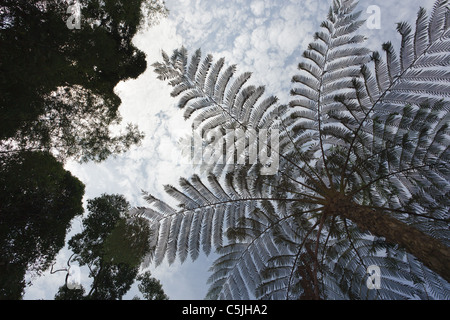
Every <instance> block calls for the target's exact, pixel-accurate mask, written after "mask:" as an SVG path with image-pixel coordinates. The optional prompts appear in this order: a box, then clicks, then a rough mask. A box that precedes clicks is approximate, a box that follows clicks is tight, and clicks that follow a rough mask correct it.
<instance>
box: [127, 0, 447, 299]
mask: <svg viewBox="0 0 450 320" xmlns="http://www.w3.org/2000/svg"><path fill="white" fill-rule="evenodd" d="M356 7H357V2H356V1H353V0H341V1H333V5H332V6H331V8H330V11H329V14H328V18H327V20H326V21H324V22H323V23H322V30H321V31H319V32H317V33H316V34H315V37H314V38H315V39H314V40H315V41H314V42H312V43H311V44H310V45H309V47H308V49H307V50H306V51H305V52H304V54H303V58H304V59H303V61H302V62H300V63H299V65H298V69H299V74H298V75H295V76H294V77H293V78H292V83H293V88H292V90H291V94H292V100H291V101H290V102H288V103H286V104H279V103H278V100H277V98H276V97H274V96H269V97H264V95H265V89H264V87H262V86H256V85H253V84H250V83H249V81H250V76H251V75H250V73H243V74H241V75H238V76H236V75H235V72H236V67H235V66H234V65H232V66H228V67H227V66H226V64H225V60H224V59H219V60H218V61H216V62H215V61H214V59H213V57H212V56H211V55H207V56H206V57H204V58H202V56H201V52H200V50H198V51H196V52H195V53H194V54H193V55H192V56H191V57H190V58H189V57H188V54H187V50H186V49H185V48H181V49H179V50H176V51H175V52H174V53H173V54H172V56H170V57H169V56H168V55H167V54H166V53H163V61H162V62H158V63H155V64H154V67H155V71H156V72H157V74H158V77H159V78H160V79H161V80H165V81H168V82H169V84H170V85H171V86H173V88H174V89H173V91H172V95H173V96H174V97H179V103H178V106H179V107H180V108H183V109H184V110H185V118H186V119H191V120H193V123H194V126H193V127H194V130H197V132H200V133H201V136H202V137H205V136H204V135H203V134H204V133H205V132H210V131H211V130H219V131H220V132H222V133H223V135H220V139H223V142H224V143H223V144H222V146H225V147H224V148H221V150H220V151H226V150H225V149H227V148H230V147H234V146H233V143H236V144H241V146H243V147H242V148H240V149H239V150H245V149H246V148H245V147H252V145H253V144H255V143H264V144H267V147H268V150H270V152H272V153H273V152H275V153H277V155H278V156H279V158H278V159H279V166H278V170H277V172H276V174H273V175H263V174H261V168H263V167H264V166H266V165H267V163H248V162H238V161H234V162H233V161H231V162H227V163H226V164H224V163H213V164H209V165H208V166H207V168H206V169H207V170H206V172H205V177H203V176H198V175H195V176H193V177H191V178H190V179H184V178H182V179H180V184H179V187H174V186H166V187H165V190H166V192H167V193H168V194H169V195H170V196H171V197H173V198H174V199H175V200H176V201H177V202H178V203H179V205H178V206H179V207H178V208H173V207H171V206H169V205H168V204H166V203H164V202H162V201H160V200H158V199H156V198H154V197H153V196H151V195H148V194H146V195H145V198H146V199H147V201H148V202H149V203H150V207H149V208H136V209H134V210H135V211H136V212H137V213H140V214H142V215H145V216H146V217H147V218H148V219H149V221H150V223H151V225H152V228H153V229H154V231H155V233H156V234H157V235H158V236H157V237H156V239H155V241H156V242H155V243H154V245H155V246H156V251H155V253H154V256H153V257H151V258H152V259H153V262H154V263H156V264H157V265H158V264H160V263H161V262H162V261H163V260H164V258H167V259H168V261H169V263H173V262H174V261H175V260H176V259H179V260H180V261H181V262H183V261H185V259H186V258H187V257H188V256H190V257H191V258H192V259H193V260H195V259H196V258H197V257H198V256H199V254H200V252H201V251H203V252H205V253H206V254H209V253H210V252H211V251H213V250H214V251H215V252H216V253H217V254H218V255H219V258H218V259H217V260H216V261H215V262H214V264H213V265H212V266H211V276H210V279H209V283H210V285H211V287H210V290H209V293H208V298H212V299H216V298H222V299H223V298H224V299H249V298H254V297H256V298H260V299H408V298H422V299H426V298H448V292H450V291H449V289H450V286H449V283H448V281H450V274H449V270H450V249H449V229H448V224H449V218H450V217H449V209H450V202H449V199H450V197H449V192H450V183H449V179H450V165H449V140H450V139H449V133H450V132H449V112H448V111H449V102H450V97H449V92H450V81H449V80H450V50H449V48H450V28H449V27H450V19H449V17H450V15H449V4H448V1H442V0H438V1H436V3H435V5H434V7H433V10H432V12H431V14H430V15H429V16H428V15H427V13H426V11H425V9H423V8H422V9H420V10H419V13H418V16H417V20H416V25H415V28H414V29H413V28H412V27H411V26H409V25H408V24H406V23H399V24H398V27H397V30H398V32H399V33H400V34H401V38H402V39H401V43H400V52H398V53H396V52H395V50H394V48H393V45H392V44H391V43H385V44H384V45H383V46H382V49H383V50H384V56H385V57H384V58H383V57H382V54H380V53H378V52H370V51H369V50H368V49H367V48H365V47H364V46H363V42H364V40H365V37H364V36H362V35H359V34H357V32H358V30H359V28H360V27H361V26H362V25H363V23H364V21H363V20H358V19H359V17H360V15H361V13H360V12H355V9H356ZM230 129H242V130H248V129H254V131H250V132H251V133H252V134H256V138H255V139H248V140H247V139H245V138H244V139H243V140H241V141H234V140H233V141H231V142H232V143H230V139H233V136H232V135H227V134H226V133H227V130H230ZM263 129H265V130H268V131H269V132H275V131H277V132H279V133H280V135H279V141H278V142H279V143H278V144H277V146H276V148H275V146H274V144H273V143H268V142H267V141H261V138H260V137H259V136H257V134H258V133H259V132H260V131H262V130H263ZM247 138H248V137H247ZM241 153H242V151H241ZM241 156H245V154H239V152H238V154H236V158H234V159H233V160H237V159H238V158H239V157H241ZM372 265H376V266H379V267H380V269H381V276H382V279H381V285H382V287H381V289H379V290H371V289H370V288H369V287H368V286H367V285H366V280H367V277H368V275H367V273H366V272H367V268H368V267H369V266H372Z"/></svg>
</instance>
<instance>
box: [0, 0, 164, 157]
mask: <svg viewBox="0 0 450 320" xmlns="http://www.w3.org/2000/svg"><path fill="white" fill-rule="evenodd" d="M76 3H78V5H79V6H80V10H81V16H80V25H79V26H80V28H69V27H68V23H67V21H68V20H69V19H72V15H73V13H71V12H70V11H69V13H68V8H69V5H71V3H68V2H66V1H62V0H45V1H40V0H32V1H28V0H18V1H17V0H6V1H3V2H2V4H1V5H0V31H1V32H0V56H1V64H0V71H1V72H0V86H1V88H2V96H1V97H0V114H1V117H0V140H1V144H0V146H1V148H2V149H3V150H13V151H14V150H23V149H27V150H30V149H32V150H36V149H38V150H47V151H51V152H52V153H53V154H55V155H56V156H58V157H59V159H61V160H64V159H66V158H68V157H70V158H74V159H76V160H79V161H88V160H96V161H101V160H104V159H106V158H107V157H108V156H109V155H111V154H117V153H120V152H123V151H126V150H127V149H128V148H129V147H130V146H131V145H135V144H137V143H139V142H140V140H141V139H142V138H143V133H142V132H140V131H139V130H138V128H137V127H136V126H135V125H132V124H129V125H128V126H127V127H126V129H125V130H122V131H121V132H120V133H118V134H113V131H112V129H111V127H112V126H113V125H118V124H120V122H121V117H120V114H119V112H118V107H119V105H120V103H121V100H120V98H119V97H118V96H117V95H116V93H115V92H114V87H115V86H116V85H117V84H118V83H119V82H120V81H123V80H127V79H130V78H136V77H138V76H139V75H140V74H141V73H142V72H143V71H144V70H145V69H146V65H147V64H146V59H145V54H144V53H143V52H142V51H140V50H138V49H137V48H136V47H135V46H134V45H133V43H132V39H133V36H134V35H135V34H136V32H137V31H138V30H139V27H140V26H141V24H142V21H143V20H145V19H146V20H148V19H149V17H148V14H149V13H152V14H153V16H155V15H156V13H161V14H165V13H166V12H167V10H166V9H165V7H164V6H163V5H161V4H159V2H158V1H150V2H149V3H147V4H146V5H145V6H143V3H144V1H143V0H130V1H99V0H88V1H80V2H76ZM144 7H145V8H146V10H143V8H144ZM144 12H146V13H147V16H146V17H145V19H144V16H143V13H144Z"/></svg>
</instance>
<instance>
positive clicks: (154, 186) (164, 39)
mask: <svg viewBox="0 0 450 320" xmlns="http://www.w3.org/2000/svg"><path fill="white" fill-rule="evenodd" d="M80 1H82V0H80ZM330 4H331V0H276V1H275V0H245V1H242V0H241V1H237V0H166V6H167V8H168V9H169V10H170V13H169V16H168V17H167V18H165V19H163V20H162V21H161V22H160V23H159V24H158V25H156V26H153V27H151V28H148V29H146V30H142V31H141V32H140V33H139V34H138V35H136V37H135V39H134V41H135V44H136V46H137V47H138V48H139V49H141V50H142V51H144V52H145V53H146V55H147V63H148V68H147V70H146V71H145V72H144V73H143V74H142V75H141V76H140V77H139V78H137V79H133V80H129V81H125V82H121V83H119V84H118V85H117V87H116V92H117V94H118V95H119V96H120V98H121V99H122V105H121V107H120V109H119V111H120V113H121V115H122V117H123V124H124V125H125V124H126V123H129V122H131V123H135V124H137V125H138V126H139V128H140V130H142V131H144V132H145V135H146V137H145V139H144V141H143V142H142V144H141V145H140V146H138V147H133V148H132V149H131V150H130V151H129V152H127V153H125V154H123V155H120V156H117V157H113V158H110V159H108V160H106V161H104V162H102V163H100V164H96V163H87V164H83V165H80V164H77V163H73V162H69V163H67V165H66V169H67V170H70V171H71V172H72V174H74V175H75V176H77V177H78V178H79V179H80V180H81V181H83V183H85V185H86V193H85V201H86V200H87V199H92V198H94V197H98V196H101V195H102V194H103V193H107V194H123V195H124V196H125V197H126V198H127V200H128V201H129V202H130V204H131V205H132V206H145V205H146V203H145V201H144V200H143V199H142V195H141V190H145V191H147V192H149V193H151V194H153V195H154V196H157V197H159V198H160V199H163V200H167V201H169V200H170V199H169V198H168V197H167V196H166V195H165V194H164V193H163V185H165V184H172V185H175V186H176V185H177V182H178V179H179V177H189V176H190V175H191V174H192V173H193V172H194V171H193V169H192V167H191V166H190V165H189V163H188V161H187V159H185V158H183V156H182V155H181V152H180V148H179V147H178V141H179V139H180V138H181V137H183V136H185V135H187V134H188V133H189V131H190V127H189V125H188V124H187V123H186V122H185V121H184V120H183V115H182V111H180V110H177V109H176V107H175V105H174V104H175V103H176V100H175V99H173V98H171V97H170V92H171V87H169V86H168V85H167V83H165V82H162V81H160V80H157V79H156V74H155V73H154V71H153V68H152V67H151V64H152V63H154V62H156V61H161V60H162V59H161V50H164V51H165V52H167V53H168V54H169V55H170V54H171V53H172V52H173V50H174V49H176V48H179V47H181V46H182V45H183V46H185V47H186V48H187V49H188V51H189V52H190V53H194V51H195V50H196V49H198V48H201V50H202V53H203V55H206V54H208V53H211V54H212V55H213V56H214V57H215V59H219V58H221V57H225V59H226V62H227V63H229V64H236V65H237V74H240V73H243V72H246V71H251V72H253V76H252V80H251V81H252V82H253V83H255V84H258V85H265V86H266V94H267V95H275V96H277V97H278V98H280V103H287V102H288V101H289V90H290V88H291V78H292V76H293V75H295V74H297V69H296V66H297V64H298V63H299V62H300V61H301V55H302V53H303V51H304V50H305V49H306V48H307V46H308V44H309V43H310V42H312V41H313V34H314V32H316V31H318V30H319V29H320V23H321V22H322V21H323V20H325V19H326V15H327V12H328V9H329V6H330ZM433 4H434V1H433V0H396V1H393V0H383V1H380V0H361V1H360V2H359V6H358V9H357V10H361V11H362V18H366V19H367V18H369V17H370V15H371V14H370V13H367V8H368V7H369V6H372V5H376V6H378V7H379V8H380V17H381V26H380V28H379V29H369V28H368V27H367V25H364V26H363V27H361V29H360V31H359V32H360V33H362V34H364V35H366V36H367V37H369V39H368V41H367V46H368V47H369V48H370V49H372V50H378V51H381V44H382V43H383V42H385V41H392V42H393V44H394V46H395V47H398V44H399V42H400V37H399V35H398V34H397V32H396V31H395V30H396V23H397V22H401V21H409V22H410V23H412V24H413V23H414V22H415V18H416V14H417V11H418V9H419V7H420V6H423V7H425V8H426V9H427V11H428V12H431V8H432V6H433ZM80 230H81V217H80V218H77V219H75V220H74V222H73V226H72V230H71V232H70V233H69V234H68V237H67V239H70V237H71V236H73V235H74V234H75V233H78V232H80ZM70 254H71V253H70V252H69V251H68V250H67V249H63V250H61V252H60V254H59V255H58V257H57V261H56V264H55V268H58V267H63V266H65V265H66V262H67V259H68V258H69V256H70ZM213 260H214V258H213V257H204V256H201V257H200V258H199V259H198V260H197V261H196V262H194V263H191V262H190V260H187V261H186V262H185V263H184V264H183V265H179V264H177V263H175V264H174V265H172V266H168V265H167V264H163V265H161V266H159V267H158V268H156V269H154V268H153V267H150V270H151V271H152V274H153V276H154V277H156V278H157V279H159V280H160V281H161V282H162V284H163V289H164V291H165V293H166V294H167V295H168V296H169V297H170V299H179V300H185V299H192V300H198V299H203V298H204V297H205V294H206V292H207V288H208V285H207V284H206V280H207V278H208V276H209V273H208V269H209V266H210V265H211V264H212V262H213ZM27 279H28V280H31V281H32V283H33V284H32V285H31V286H30V287H28V288H27V290H26V293H25V296H24V299H53V297H54V295H55V293H56V292H57V290H58V288H59V287H60V286H61V285H63V284H64V279H65V273H64V272H62V273H57V274H50V271H47V272H45V273H44V274H43V275H42V276H41V277H31V276H29V277H28V278H27ZM81 280H82V283H83V285H84V286H85V287H86V288H89V285H90V280H89V279H88V271H87V270H84V269H83V268H81ZM136 293H137V290H136V288H133V289H132V290H131V292H130V294H128V295H127V296H125V297H124V298H132V297H133V296H134V295H135V294H136Z"/></svg>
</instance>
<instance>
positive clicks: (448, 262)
mask: <svg viewBox="0 0 450 320" xmlns="http://www.w3.org/2000/svg"><path fill="white" fill-rule="evenodd" d="M332 214H334V215H339V216H341V217H343V218H346V219H349V220H351V221H353V222H354V223H355V224H356V225H357V226H358V228H359V229H360V230H362V231H369V232H370V233H371V234H373V235H375V236H378V237H383V238H385V239H386V241H387V242H390V243H395V244H398V245H399V246H401V247H403V248H404V249H405V250H406V251H407V252H409V253H410V254H412V255H413V256H415V257H416V258H417V259H418V260H419V261H421V262H422V263H423V264H424V265H425V266H427V267H428V268H430V269H431V270H433V271H434V272H436V273H438V274H439V275H441V276H442V277H443V278H444V279H445V280H447V282H450V248H449V247H447V246H446V245H444V244H443V243H442V242H441V241H439V240H437V239H435V238H433V237H431V236H429V235H427V234H425V233H423V232H422V231H419V230H417V229H416V228H414V227H412V226H409V225H407V224H405V223H403V222H401V221H399V220H397V219H395V218H393V217H391V216H389V215H387V214H386V213H383V212H380V211H376V210H373V209H370V208H366V207H361V206H357V205H353V206H348V202H347V205H342V202H341V205H338V206H337V208H336V207H335V209H334V210H332Z"/></svg>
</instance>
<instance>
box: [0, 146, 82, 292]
mask: <svg viewBox="0 0 450 320" xmlns="http://www.w3.org/2000/svg"><path fill="white" fill-rule="evenodd" d="M0 163H1V165H0V269H1V272H0V298H1V299H20V298H21V296H22V294H23V290H24V288H25V281H24V276H25V272H26V271H30V272H32V273H34V274H40V273H41V272H43V271H45V270H46V269H47V268H48V267H50V264H51V263H52V261H53V260H54V259H55V257H56V254H57V253H58V252H59V251H60V249H62V248H63V247H64V244H65V237H66V234H67V232H68V230H69V229H70V222H71V220H72V219H73V218H74V217H76V216H79V215H81V214H82V213H83V211H84V210H83V205H82V200H83V195H84V184H83V183H82V182H80V181H79V180H78V179H77V178H76V177H74V176H73V175H72V174H71V173H70V172H69V171H66V170H65V169H64V168H63V166H62V164H61V163H60V162H58V161H57V160H56V159H55V158H54V157H53V156H52V155H50V154H48V153H46V152H28V151H27V152H21V153H15V154H13V155H9V156H4V157H1V158H0Z"/></svg>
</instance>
